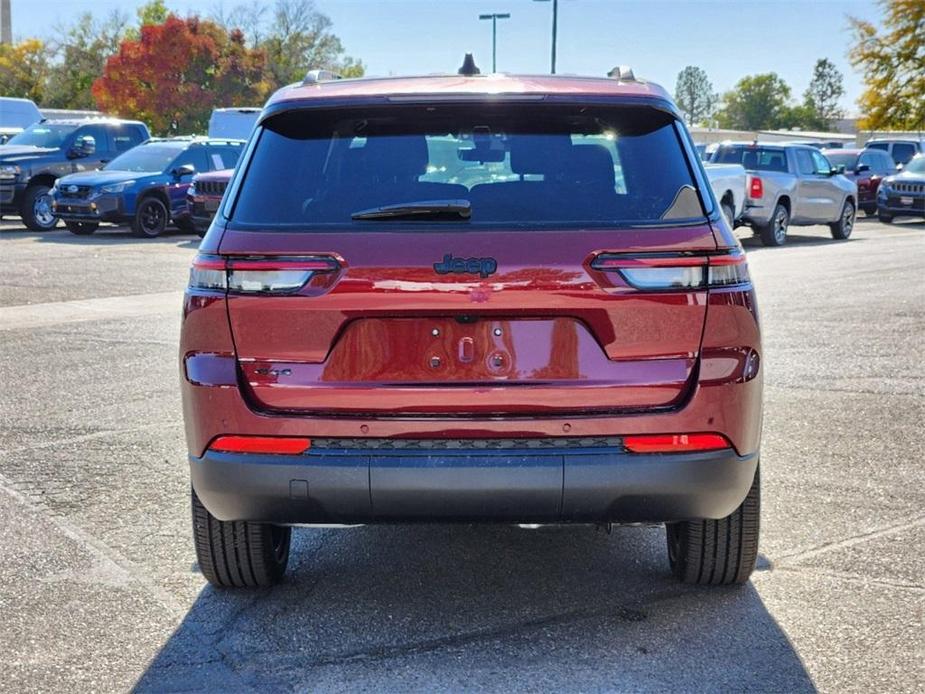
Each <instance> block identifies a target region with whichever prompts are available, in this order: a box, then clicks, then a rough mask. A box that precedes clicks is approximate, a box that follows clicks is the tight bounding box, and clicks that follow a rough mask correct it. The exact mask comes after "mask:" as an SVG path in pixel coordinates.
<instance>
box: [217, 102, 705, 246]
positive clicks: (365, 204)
mask: <svg viewBox="0 0 925 694" xmlns="http://www.w3.org/2000/svg"><path fill="white" fill-rule="evenodd" d="M256 137H259V139H258V140H257V143H256V146H255V147H254V150H253V154H252V156H251V158H250V161H249V162H248V163H247V166H246V172H245V173H244V178H243V180H242V182H241V185H240V186H239V188H238V190H239V193H238V198H237V200H236V201H235V202H234V204H233V207H232V212H231V223H232V225H234V226H241V227H242V228H272V227H277V226H285V227H303V228H306V229H310V228H312V227H327V226H331V225H335V226H350V227H352V228H355V229H358V230H362V229H368V228H374V227H375V228H382V225H390V226H393V227H394V226H396V224H397V222H396V221H383V220H381V219H378V220H357V219H354V218H353V215H354V214H356V213H358V212H362V211H367V210H370V209H374V208H379V207H383V206H389V205H406V204H410V203H415V204H417V203H422V202H427V201H435V200H436V201H456V202H457V203H458V202H459V201H463V203H464V204H467V205H469V206H470V209H471V216H470V217H469V218H468V219H460V218H458V217H457V218H455V219H445V220H442V221H440V222H439V223H441V224H456V225H459V226H465V227H478V226H482V225H484V226H491V227H493V228H498V227H517V226H530V227H535V226H537V225H545V224H549V225H555V226H556V227H558V228H563V229H567V228H575V227H582V226H587V225H617V224H621V223H625V224H630V225H645V224H653V223H665V222H666V221H695V220H699V221H702V220H703V218H704V213H703V209H702V207H701V204H700V198H699V196H698V195H697V191H696V188H695V185H694V183H693V181H692V178H691V170H690V168H689V164H688V162H687V158H686V156H685V153H684V150H683V148H682V145H681V141H680V139H679V134H678V131H677V130H676V125H675V121H674V118H673V117H672V116H670V115H669V114H665V113H663V112H661V111H658V110H655V109H652V108H641V107H622V108H619V107H603V106H581V107H576V106H571V105H569V106H538V105H537V104H535V103H533V104H530V105H529V106H525V105H523V104H516V105H514V104H507V105H502V104H495V105H489V106H486V105H485V104H479V105H471V106H470V105H460V104H454V105H435V106H427V107H422V106H391V107H385V108H365V109H363V110H358V111H355V112H354V111H350V110H337V111H333V110H332V111H318V110H306V111H295V112H289V113H284V114H280V115H278V116H276V117H274V118H272V119H270V120H269V121H268V122H265V123H264V124H263V127H262V128H261V130H260V131H259V132H258V134H257V135H256ZM401 223H403V224H407V223H409V222H408V220H407V219H402V220H401ZM410 223H412V224H413V223H418V224H419V223H422V222H410ZM427 223H428V224H431V225H432V224H434V221H433V220H432V219H428V220H427Z"/></svg>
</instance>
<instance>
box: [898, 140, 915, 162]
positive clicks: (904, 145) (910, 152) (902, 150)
mask: <svg viewBox="0 0 925 694" xmlns="http://www.w3.org/2000/svg"><path fill="white" fill-rule="evenodd" d="M916 152H917V150H916V147H915V145H913V144H910V143H908V142H896V143H894V144H893V161H895V162H896V163H897V164H908V163H909V161H910V160H911V159H912V157H914V156H915V155H916Z"/></svg>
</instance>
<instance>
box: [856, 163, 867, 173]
mask: <svg viewBox="0 0 925 694" xmlns="http://www.w3.org/2000/svg"><path fill="white" fill-rule="evenodd" d="M854 171H855V173H864V172H865V171H870V166H868V165H867V164H861V165H859V166H858V168H856V169H855V170H854Z"/></svg>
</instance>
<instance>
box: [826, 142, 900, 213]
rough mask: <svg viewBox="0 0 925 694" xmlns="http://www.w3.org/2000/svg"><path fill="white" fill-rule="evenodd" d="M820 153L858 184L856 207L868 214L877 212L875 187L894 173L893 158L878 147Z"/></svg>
mask: <svg viewBox="0 0 925 694" xmlns="http://www.w3.org/2000/svg"><path fill="white" fill-rule="evenodd" d="M822 153H823V154H824V155H825V156H826V157H827V158H828V160H829V162H830V163H831V164H832V166H834V167H835V168H841V167H844V174H845V176H847V177H848V178H849V179H850V180H852V181H854V182H855V183H857V184H858V208H859V209H861V210H864V213H865V214H867V215H868V216H870V215H874V214H877V189H878V188H879V187H880V182H881V181H882V180H883V179H884V177H885V176H892V175H893V174H895V173H896V164H894V163H893V158H892V157H891V156H890V155H889V154H887V153H886V152H884V151H882V150H879V149H825V150H822Z"/></svg>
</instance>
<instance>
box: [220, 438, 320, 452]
mask: <svg viewBox="0 0 925 694" xmlns="http://www.w3.org/2000/svg"><path fill="white" fill-rule="evenodd" d="M311 447H312V440H311V439H303V438H292V437H277V436H219V437H218V438H217V439H215V440H214V441H213V442H212V444H211V445H210V446H209V450H210V451H221V452H223V453H270V454H277V455H298V454H299V453H304V452H305V451H307V450H308V449H309V448H311Z"/></svg>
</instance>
